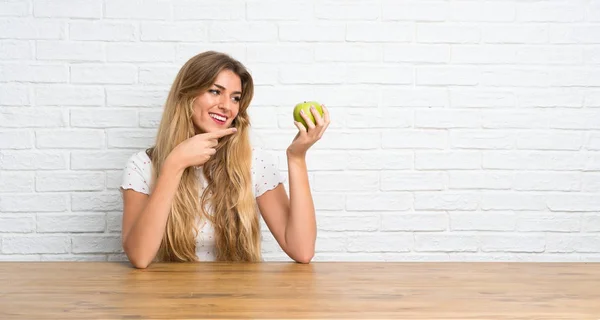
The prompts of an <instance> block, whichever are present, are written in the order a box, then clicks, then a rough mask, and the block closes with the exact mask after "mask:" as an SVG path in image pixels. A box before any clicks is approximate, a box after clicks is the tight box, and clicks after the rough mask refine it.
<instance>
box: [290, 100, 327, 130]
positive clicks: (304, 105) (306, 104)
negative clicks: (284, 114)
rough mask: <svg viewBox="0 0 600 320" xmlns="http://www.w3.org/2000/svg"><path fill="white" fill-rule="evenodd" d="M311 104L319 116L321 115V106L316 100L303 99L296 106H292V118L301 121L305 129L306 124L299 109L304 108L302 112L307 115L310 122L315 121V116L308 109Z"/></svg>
mask: <svg viewBox="0 0 600 320" xmlns="http://www.w3.org/2000/svg"><path fill="white" fill-rule="evenodd" d="M311 106H315V109H317V112H319V114H320V115H321V117H322V116H323V107H321V104H320V103H318V102H316V101H304V102H302V103H298V104H297V105H296V107H294V120H296V121H298V122H300V123H302V124H303V125H304V127H305V128H307V129H308V125H306V122H305V121H304V118H302V116H301V115H300V110H304V113H305V114H306V115H307V116H308V118H309V119H310V121H312V123H315V117H314V116H313V114H312V112H311V111H310V107H311Z"/></svg>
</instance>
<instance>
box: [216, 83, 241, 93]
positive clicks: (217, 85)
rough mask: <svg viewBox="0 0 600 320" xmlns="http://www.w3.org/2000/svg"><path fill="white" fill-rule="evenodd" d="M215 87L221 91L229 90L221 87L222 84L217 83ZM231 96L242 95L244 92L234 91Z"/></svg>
mask: <svg viewBox="0 0 600 320" xmlns="http://www.w3.org/2000/svg"><path fill="white" fill-rule="evenodd" d="M214 86H215V87H217V88H219V89H221V90H227V88H225V87H223V86H222V85H220V84H216V83H215V84H214ZM231 94H242V92H241V91H234V92H232V93H231Z"/></svg>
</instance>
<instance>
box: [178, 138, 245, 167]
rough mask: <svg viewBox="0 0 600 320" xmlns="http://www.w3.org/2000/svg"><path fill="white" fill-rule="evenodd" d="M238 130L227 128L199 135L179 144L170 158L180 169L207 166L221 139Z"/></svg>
mask: <svg viewBox="0 0 600 320" xmlns="http://www.w3.org/2000/svg"><path fill="white" fill-rule="evenodd" d="M236 131H237V129H236V128H227V129H223V130H219V131H214V132H209V133H201V134H197V135H195V136H193V137H191V138H188V139H186V140H184V141H183V142H181V143H180V144H178V145H177V146H176V147H175V148H174V149H173V151H171V153H170V154H169V158H172V159H173V162H174V163H176V164H177V166H178V167H179V168H180V169H182V170H183V169H185V168H187V167H191V166H201V165H203V164H205V163H206V162H207V161H208V159H210V157H212V156H213V155H214V154H215V153H216V152H217V150H216V147H217V145H218V144H219V138H222V137H224V136H227V135H230V134H233V133H235V132H236Z"/></svg>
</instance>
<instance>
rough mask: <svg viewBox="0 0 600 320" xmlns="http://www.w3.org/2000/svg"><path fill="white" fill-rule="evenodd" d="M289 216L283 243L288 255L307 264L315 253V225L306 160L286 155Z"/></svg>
mask: <svg viewBox="0 0 600 320" xmlns="http://www.w3.org/2000/svg"><path fill="white" fill-rule="evenodd" d="M287 158H288V171H289V188H290V214H289V216H288V219H287V224H286V229H285V241H286V245H287V250H288V251H289V254H290V255H293V258H294V259H295V260H297V261H303V262H308V261H310V259H312V256H313V255H314V251H315V242H316V238H317V223H316V218H315V207H314V203H313V199H312V195H311V191H310V185H309V181H308V172H307V167H306V160H305V158H304V157H293V156H290V155H289V154H288V157H287Z"/></svg>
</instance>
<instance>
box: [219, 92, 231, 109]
mask: <svg viewBox="0 0 600 320" xmlns="http://www.w3.org/2000/svg"><path fill="white" fill-rule="evenodd" d="M231 103H232V101H231V100H230V99H228V98H227V97H226V96H225V95H222V96H221V97H220V100H219V109H221V110H223V111H229V110H231V105H230V104H231Z"/></svg>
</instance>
